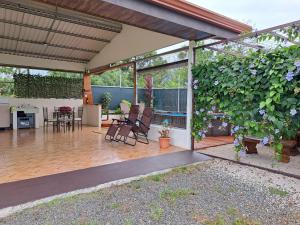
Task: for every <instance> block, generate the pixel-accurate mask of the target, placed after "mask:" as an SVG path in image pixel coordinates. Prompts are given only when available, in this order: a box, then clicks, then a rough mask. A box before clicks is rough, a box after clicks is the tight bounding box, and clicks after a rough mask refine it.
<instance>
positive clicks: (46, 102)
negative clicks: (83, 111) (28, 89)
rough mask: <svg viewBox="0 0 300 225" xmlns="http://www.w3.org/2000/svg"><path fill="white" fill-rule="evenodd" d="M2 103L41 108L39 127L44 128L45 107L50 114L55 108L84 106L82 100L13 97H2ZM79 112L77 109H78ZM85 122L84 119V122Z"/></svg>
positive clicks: (0, 99) (0, 101) (0, 100)
mask: <svg viewBox="0 0 300 225" xmlns="http://www.w3.org/2000/svg"><path fill="white" fill-rule="evenodd" d="M0 103H8V104H9V105H10V106H17V105H22V104H30V105H32V106H36V107H38V108H39V113H38V119H39V125H40V126H43V107H48V113H49V114H50V113H51V112H53V110H54V106H56V107H60V106H70V107H75V108H77V107H78V106H82V99H55V98H50V99H44V98H13V97H0ZM76 110H77V109H76ZM84 121H85V120H84V119H83V122H84Z"/></svg>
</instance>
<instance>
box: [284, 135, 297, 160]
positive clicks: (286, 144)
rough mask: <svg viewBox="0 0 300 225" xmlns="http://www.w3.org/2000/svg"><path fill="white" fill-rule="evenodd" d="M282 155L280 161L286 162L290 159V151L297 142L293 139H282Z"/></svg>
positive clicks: (294, 147)
mask: <svg viewBox="0 0 300 225" xmlns="http://www.w3.org/2000/svg"><path fill="white" fill-rule="evenodd" d="M281 144H282V145H283V146H282V157H281V160H280V162H283V163H288V162H289V161H290V155H291V152H293V151H294V149H296V145H297V142H296V141H295V140H282V141H281Z"/></svg>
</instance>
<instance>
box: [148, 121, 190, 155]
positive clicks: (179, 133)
mask: <svg viewBox="0 0 300 225" xmlns="http://www.w3.org/2000/svg"><path fill="white" fill-rule="evenodd" d="M161 128H162V126H161V125H156V124H152V125H151V126H150V131H149V134H148V137H149V139H150V140H153V141H159V136H160V134H159V131H160V130H161ZM187 133H188V132H187V130H186V129H181V128H171V130H170V137H171V145H174V146H177V147H181V148H185V149H190V148H191V146H190V145H189V142H188V141H187Z"/></svg>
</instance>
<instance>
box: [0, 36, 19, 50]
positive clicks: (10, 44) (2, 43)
mask: <svg viewBox="0 0 300 225" xmlns="http://www.w3.org/2000/svg"><path fill="white" fill-rule="evenodd" d="M16 46H17V41H12V40H7V39H2V38H0V48H1V49H8V50H15V49H16Z"/></svg>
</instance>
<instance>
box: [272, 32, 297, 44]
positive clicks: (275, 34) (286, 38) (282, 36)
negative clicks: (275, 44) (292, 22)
mask: <svg viewBox="0 0 300 225" xmlns="http://www.w3.org/2000/svg"><path fill="white" fill-rule="evenodd" d="M270 34H272V35H273V36H277V37H279V38H282V39H283V40H285V41H288V42H291V43H293V44H295V45H299V44H300V42H298V41H293V40H290V39H289V38H288V37H286V36H284V35H282V34H278V33H276V32H275V31H272V32H270Z"/></svg>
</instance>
